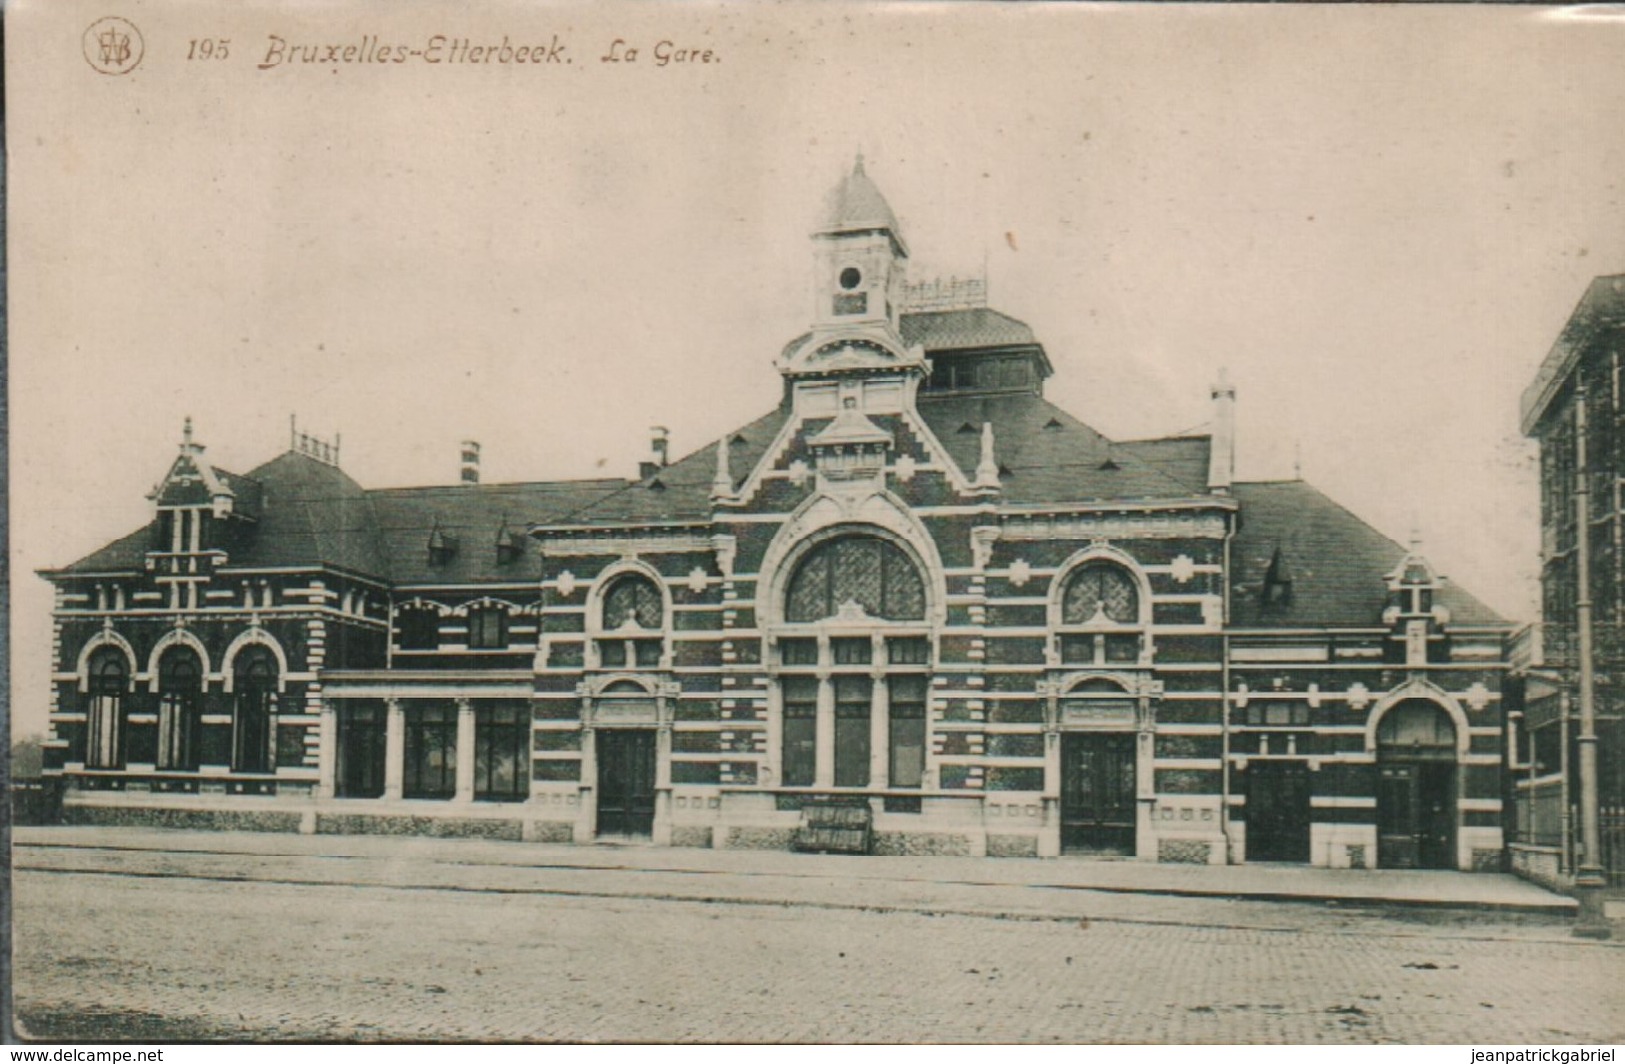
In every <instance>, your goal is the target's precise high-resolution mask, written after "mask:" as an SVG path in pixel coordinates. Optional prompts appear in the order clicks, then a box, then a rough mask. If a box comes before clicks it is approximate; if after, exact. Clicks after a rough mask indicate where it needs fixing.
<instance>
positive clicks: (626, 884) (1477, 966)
mask: <svg viewBox="0 0 1625 1064" xmlns="http://www.w3.org/2000/svg"><path fill="white" fill-rule="evenodd" d="M14 841H15V843H16V846H15V850H14V853H13V858H14V864H15V873H14V880H13V882H14V889H15V894H14V898H15V914H16V916H15V921H14V931H15V952H14V956H15V982H14V986H15V1000H16V1004H17V1011H18V1016H19V1019H20V1022H21V1024H22V1028H23V1030H24V1031H25V1033H26V1034H27V1035H29V1036H30V1037H32V1038H34V1039H39V1040H56V1041H62V1040H79V1041H88V1040H97V1039H113V1040H148V1041H162V1042H171V1041H183V1040H220V1041H232V1042H240V1041H309V1040H318V1041H430V1042H447V1041H502V1042H515V1041H519V1042H534V1041H542V1042H546V1041H571V1042H577V1041H582V1042H606V1041H610V1042H619V1041H676V1042H706V1041H719V1042H848V1041H851V1042H875V1043H894V1042H1020V1043H1044V1042H1068V1043H1070V1042H1113V1043H1115V1042H1177V1043H1185V1042H1198V1043H1206V1042H1244V1043H1344V1044H1371V1043H1384V1042H1406V1043H1476V1044H1508V1043H1518V1044H1526V1043H1536V1044H1558V1043H1565V1044H1567V1043H1583V1042H1618V1041H1621V1040H1622V1039H1625V947H1622V946H1621V945H1620V944H1618V943H1611V942H1605V943H1597V942H1590V941H1585V940H1578V939H1575V938H1573V937H1572V936H1571V935H1570V934H1569V925H1570V922H1571V921H1570V918H1569V917H1568V916H1567V915H1565V914H1564V913H1563V912H1560V911H1557V910H1554V909H1552V908H1549V907H1545V906H1544V903H1542V904H1540V905H1535V904H1533V902H1532V899H1535V898H1538V897H1539V895H1538V894H1536V895H1531V894H1529V893H1527V890H1529V889H1536V888H1529V886H1528V884H1523V883H1521V882H1519V881H1516V880H1503V878H1502V877H1495V876H1489V877H1485V876H1452V875H1450V874H1448V873H1437V874H1435V873H1406V874H1395V873H1352V875H1355V876H1360V877H1365V878H1367V879H1368V882H1367V883H1366V884H1364V885H1357V887H1358V889H1353V888H1349V889H1347V890H1346V891H1345V892H1344V893H1343V894H1342V895H1341V896H1339V897H1333V896H1330V895H1329V894H1328V892H1329V891H1331V890H1332V889H1333V888H1334V887H1336V886H1337V885H1338V884H1340V883H1343V882H1344V881H1346V880H1347V879H1348V878H1349V876H1345V875H1343V874H1340V873H1319V874H1316V873H1315V871H1314V870H1307V869H1287V868H1267V867H1265V868H1248V869H1240V870H1227V869H1204V868H1184V867H1171V866H1157V865H1140V864H1139V863H1137V862H1129V861H1110V862H1107V861H1083V860H1060V861H1037V860H1034V861H1021V860H958V859H944V858H920V859H910V858H848V857H832V856H817V855H796V854H784V853H751V852H730V851H720V852H709V851H697V850H695V851H691V850H676V849H660V848H655V847H614V846H597V847H569V846H539V845H531V844H520V843H495V842H481V841H465V840H437V839H417V838H356V837H341V838H340V837H305V836H292V835H252V834H239V835H225V834H218V835H217V834H207V833H192V832H160V831H128V830H115V829H103V828H62V829H56V828H52V829H20V830H19V831H18V832H17V833H16V838H15V840H14ZM1238 872H1245V873H1247V876H1246V877H1240V876H1238V875H1236V873H1238ZM1458 881H1470V882H1465V883H1461V884H1460V885H1458ZM1374 883H1375V884H1383V887H1382V890H1383V892H1384V896H1385V897H1386V898H1387V899H1388V900H1385V901H1380V902H1373V901H1370V900H1369V899H1371V898H1373V897H1374V896H1375V895H1374V893H1373V892H1374V891H1375V890H1376V889H1377V888H1376V887H1375V886H1373V885H1372V884H1374ZM1245 889H1250V890H1252V891H1255V892H1256V893H1252V894H1247V893H1237V892H1239V891H1242V890H1245ZM1339 889H1342V888H1339ZM1542 893H1543V892H1542ZM1484 898H1490V899H1491V901H1492V902H1493V901H1496V900H1499V901H1501V902H1504V903H1506V904H1503V905H1499V906H1497V905H1494V904H1490V905H1485V904H1483V903H1482V899H1484ZM1417 902H1421V903H1422V904H1417Z"/></svg>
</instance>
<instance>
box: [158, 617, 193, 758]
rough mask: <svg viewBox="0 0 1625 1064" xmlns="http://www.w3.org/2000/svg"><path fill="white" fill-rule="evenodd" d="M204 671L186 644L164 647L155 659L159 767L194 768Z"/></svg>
mask: <svg viewBox="0 0 1625 1064" xmlns="http://www.w3.org/2000/svg"><path fill="white" fill-rule="evenodd" d="M202 700H203V671H202V668H201V667H200V665H199V663H198V657H197V653H196V652H195V651H193V650H191V649H190V648H188V647H174V648H172V649H170V650H168V651H165V653H164V656H163V659H162V660H161V661H160V662H159V663H158V767H159V768H163V769H195V768H197V757H198V727H199V713H200V712H201V708H202V707H201V703H202Z"/></svg>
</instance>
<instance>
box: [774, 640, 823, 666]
mask: <svg viewBox="0 0 1625 1064" xmlns="http://www.w3.org/2000/svg"><path fill="white" fill-rule="evenodd" d="M779 664H781V665H817V664H818V640H816V639H785V640H781V641H780V642H779Z"/></svg>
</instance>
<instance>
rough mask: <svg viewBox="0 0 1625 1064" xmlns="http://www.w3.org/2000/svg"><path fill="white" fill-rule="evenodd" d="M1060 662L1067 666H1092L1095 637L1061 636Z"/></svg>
mask: <svg viewBox="0 0 1625 1064" xmlns="http://www.w3.org/2000/svg"><path fill="white" fill-rule="evenodd" d="M1061 660H1062V661H1064V662H1066V663H1067V664H1068V665H1092V664H1094V661H1095V637H1094V636H1092V635H1063V636H1062V637H1061Z"/></svg>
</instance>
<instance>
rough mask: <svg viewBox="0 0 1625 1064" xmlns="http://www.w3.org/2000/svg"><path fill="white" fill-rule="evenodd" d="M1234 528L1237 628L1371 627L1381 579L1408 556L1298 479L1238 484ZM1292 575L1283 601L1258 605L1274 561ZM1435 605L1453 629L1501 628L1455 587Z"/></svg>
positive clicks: (1383, 595) (1381, 601)
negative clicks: (1289, 592)
mask: <svg viewBox="0 0 1625 1064" xmlns="http://www.w3.org/2000/svg"><path fill="white" fill-rule="evenodd" d="M1232 491H1233V493H1234V495H1235V498H1236V499H1237V500H1238V501H1239V502H1240V503H1241V529H1240V531H1239V532H1238V533H1237V534H1236V538H1235V541H1234V542H1233V543H1232V545H1231V549H1230V564H1231V575H1230V582H1231V584H1230V586H1231V596H1230V609H1231V623H1232V624H1235V625H1238V626H1241V627H1250V626H1255V625H1256V626H1265V627H1299V626H1304V625H1313V626H1319V625H1377V624H1381V623H1382V612H1383V609H1384V607H1385V606H1386V605H1387V603H1388V585H1387V582H1386V577H1387V575H1388V574H1389V573H1391V572H1393V570H1394V567H1395V566H1396V565H1398V564H1399V563H1400V561H1401V560H1402V559H1404V558H1405V556H1406V555H1407V554H1408V553H1409V552H1408V551H1407V550H1406V549H1405V548H1404V547H1403V546H1401V545H1400V544H1398V543H1396V542H1394V541H1393V540H1391V539H1389V538H1388V537H1387V536H1385V535H1383V534H1382V533H1381V532H1378V531H1377V530H1376V529H1374V528H1372V527H1371V526H1370V525H1368V524H1366V523H1365V522H1364V521H1362V520H1361V519H1360V518H1358V517H1356V516H1355V515H1354V514H1352V513H1350V512H1349V511H1348V510H1346V509H1344V508H1343V507H1342V506H1340V505H1338V504H1337V503H1336V502H1333V501H1332V500H1331V499H1330V498H1328V497H1327V496H1326V495H1324V494H1323V493H1321V492H1320V491H1319V490H1318V489H1316V488H1314V487H1312V486H1310V485H1309V484H1307V483H1305V482H1304V481H1301V480H1280V481H1253V482H1238V483H1236V484H1235V485H1233V487H1232ZM1278 553H1279V557H1280V558H1281V559H1282V561H1281V563H1278V564H1284V565H1285V566H1286V567H1287V568H1288V569H1289V570H1290V573H1291V580H1292V595H1291V600H1290V601H1289V602H1284V603H1272V604H1270V605H1268V606H1264V605H1262V602H1261V600H1262V598H1263V594H1262V592H1263V586H1264V582H1265V574H1266V573H1267V572H1268V571H1269V567H1270V565H1271V563H1272V562H1275V559H1276V557H1277V554H1278ZM1437 601H1438V602H1439V603H1440V604H1442V605H1444V606H1445V607H1446V608H1448V609H1449V610H1450V619H1451V624H1452V625H1480V624H1483V625H1493V624H1505V623H1506V621H1505V619H1504V618H1502V617H1500V616H1499V615H1497V614H1496V613H1495V611H1494V610H1491V609H1490V608H1489V607H1488V606H1485V605H1484V604H1483V603H1482V602H1479V601H1478V600H1477V599H1476V598H1474V597H1473V596H1472V595H1470V594H1468V593H1467V592H1466V591H1464V590H1463V589H1462V588H1460V587H1458V586H1456V585H1455V584H1454V583H1451V582H1448V581H1447V582H1446V583H1445V584H1444V586H1443V587H1442V588H1440V589H1439V592H1438V598H1437Z"/></svg>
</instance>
